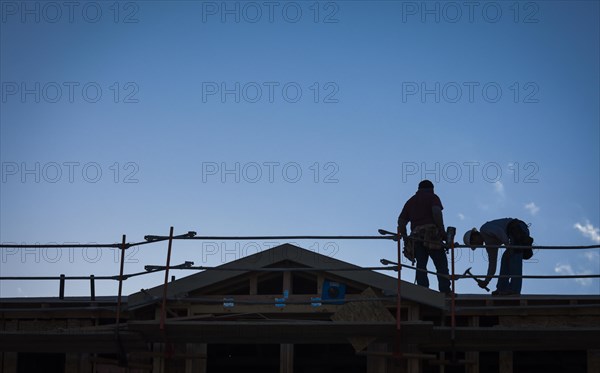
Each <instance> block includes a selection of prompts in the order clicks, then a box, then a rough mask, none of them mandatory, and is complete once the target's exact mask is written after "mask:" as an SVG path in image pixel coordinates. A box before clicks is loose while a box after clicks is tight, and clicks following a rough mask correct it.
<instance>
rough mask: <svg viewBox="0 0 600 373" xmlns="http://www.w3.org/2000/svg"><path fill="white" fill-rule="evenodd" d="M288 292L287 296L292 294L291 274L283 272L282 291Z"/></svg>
mask: <svg viewBox="0 0 600 373" xmlns="http://www.w3.org/2000/svg"><path fill="white" fill-rule="evenodd" d="M286 290H287V291H288V295H291V294H292V272H290V271H285V272H283V291H286Z"/></svg>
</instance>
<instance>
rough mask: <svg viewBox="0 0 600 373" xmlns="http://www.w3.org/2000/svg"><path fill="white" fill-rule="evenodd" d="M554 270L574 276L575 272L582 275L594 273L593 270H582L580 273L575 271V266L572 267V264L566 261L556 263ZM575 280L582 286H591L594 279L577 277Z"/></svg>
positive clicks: (560, 273)
mask: <svg viewBox="0 0 600 373" xmlns="http://www.w3.org/2000/svg"><path fill="white" fill-rule="evenodd" d="M554 272H555V273H557V274H559V275H568V276H572V275H575V274H580V275H591V274H592V272H591V271H588V270H581V271H580V272H579V273H575V271H573V267H571V265H570V264H565V263H556V266H554ZM575 282H577V283H579V284H580V285H581V286H590V285H591V284H592V279H591V278H576V279H575Z"/></svg>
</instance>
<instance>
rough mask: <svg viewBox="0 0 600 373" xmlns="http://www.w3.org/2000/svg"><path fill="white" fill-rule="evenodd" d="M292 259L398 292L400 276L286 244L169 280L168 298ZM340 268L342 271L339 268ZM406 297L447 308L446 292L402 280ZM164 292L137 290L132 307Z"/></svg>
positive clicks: (344, 277) (130, 299) (357, 281)
mask: <svg viewBox="0 0 600 373" xmlns="http://www.w3.org/2000/svg"><path fill="white" fill-rule="evenodd" d="M286 260H287V261H290V262H294V263H297V264H300V265H302V266H304V267H306V268H307V269H310V270H311V271H314V270H319V269H320V268H322V269H323V272H325V273H330V274H332V275H334V276H336V277H338V278H342V279H347V280H349V281H351V282H356V283H361V284H364V285H367V286H369V287H372V288H376V289H381V290H382V291H384V292H385V293H387V294H396V292H397V278H396V277H391V276H387V275H385V274H382V273H379V272H375V271H373V270H356V271H348V270H343V269H347V268H353V269H360V268H361V267H360V266H357V265H354V264H351V263H348V262H344V261H342V260H338V259H335V258H332V257H329V256H326V255H322V254H319V253H317V252H314V251H310V250H306V249H304V248H301V247H298V246H295V245H292V244H289V243H286V244H283V245H279V246H276V247H273V248H271V249H269V250H265V251H261V252H258V253H255V254H253V255H249V256H246V257H244V258H241V259H238V260H234V261H232V262H228V263H225V264H223V265H220V266H218V267H217V268H218V269H219V270H205V271H202V272H199V273H195V274H193V275H190V276H187V277H183V278H180V279H178V280H175V281H172V282H169V284H168V287H167V297H183V298H185V297H186V296H187V294H189V293H192V292H194V291H196V290H198V289H202V288H205V287H208V286H213V285H216V284H218V283H220V282H224V281H227V280H229V279H232V278H235V277H238V276H240V275H245V274H250V273H252V272H253V271H252V270H253V269H256V270H259V269H261V268H265V267H269V266H272V265H273V264H276V263H279V262H282V261H286ZM246 268H247V269H248V270H243V271H240V270H228V269H246ZM336 269H340V270H336ZM401 286H402V298H404V299H407V300H410V301H413V302H416V303H420V304H424V305H428V306H431V307H435V308H438V309H443V308H444V306H445V295H444V294H442V293H439V292H437V291H433V290H431V289H428V288H425V287H422V286H417V285H414V284H411V283H409V282H406V281H402V285H401ZM162 294H163V285H159V286H155V287H153V288H150V289H147V290H144V291H143V292H141V291H140V292H137V293H134V294H131V295H129V297H128V299H127V301H128V302H127V303H128V307H134V308H135V307H136V305H140V304H143V303H147V302H148V300H149V297H156V298H160V297H162Z"/></svg>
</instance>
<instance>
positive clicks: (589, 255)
mask: <svg viewBox="0 0 600 373" xmlns="http://www.w3.org/2000/svg"><path fill="white" fill-rule="evenodd" d="M583 257H584V258H585V259H586V260H587V261H588V262H595V261H598V260H600V254H598V252H596V251H586V252H584V253H583Z"/></svg>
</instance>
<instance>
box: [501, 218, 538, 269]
mask: <svg viewBox="0 0 600 373" xmlns="http://www.w3.org/2000/svg"><path fill="white" fill-rule="evenodd" d="M523 226H525V227H526V226H527V224H526V223H524V222H523V221H521V220H519V219H513V220H512V221H511V222H510V223H508V226H507V227H506V233H507V235H508V237H509V239H510V244H511V245H517V246H531V245H532V244H533V238H531V236H530V235H529V229H527V228H524V227H523ZM515 252H519V253H522V254H523V259H525V260H527V259H531V257H532V256H533V250H532V248H531V247H528V248H526V249H515Z"/></svg>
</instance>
